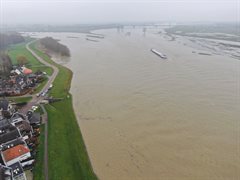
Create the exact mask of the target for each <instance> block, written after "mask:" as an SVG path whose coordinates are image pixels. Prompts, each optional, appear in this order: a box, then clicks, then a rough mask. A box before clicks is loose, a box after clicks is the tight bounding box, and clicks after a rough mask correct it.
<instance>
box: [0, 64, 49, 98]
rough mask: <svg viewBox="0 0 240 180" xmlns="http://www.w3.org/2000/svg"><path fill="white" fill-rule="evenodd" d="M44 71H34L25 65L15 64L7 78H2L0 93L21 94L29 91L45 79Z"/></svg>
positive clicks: (4, 94)
mask: <svg viewBox="0 0 240 180" xmlns="http://www.w3.org/2000/svg"><path fill="white" fill-rule="evenodd" d="M44 75H45V74H44V73H43V72H40V71H39V72H36V73H33V72H32V70H31V69H28V68H26V67H25V66H15V67H13V70H12V71H11V72H10V75H9V76H8V77H7V78H3V77H2V78H0V95H2V96H19V95H23V94H26V93H28V92H29V91H31V90H32V89H33V88H34V87H36V85H37V84H38V83H40V82H42V81H43V80H44Z"/></svg>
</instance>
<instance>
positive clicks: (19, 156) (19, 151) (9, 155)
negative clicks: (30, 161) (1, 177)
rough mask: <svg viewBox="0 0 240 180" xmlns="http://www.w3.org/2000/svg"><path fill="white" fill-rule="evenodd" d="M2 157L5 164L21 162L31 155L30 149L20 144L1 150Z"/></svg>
mask: <svg viewBox="0 0 240 180" xmlns="http://www.w3.org/2000/svg"><path fill="white" fill-rule="evenodd" d="M1 156H2V159H3V161H4V163H5V165H6V166H11V165H12V164H14V163H16V162H21V161H22V160H25V159H27V158H30V157H31V154H30V150H29V148H28V147H27V146H26V145H23V144H20V145H17V146H14V147H12V148H9V149H6V150H5V151H2V152H1Z"/></svg>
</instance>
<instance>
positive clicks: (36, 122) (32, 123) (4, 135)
mask: <svg viewBox="0 0 240 180" xmlns="http://www.w3.org/2000/svg"><path fill="white" fill-rule="evenodd" d="M40 124H41V116H40V113H35V112H33V111H28V113H27V114H26V115H24V114H21V113H19V112H17V111H16V110H15V108H14V107H13V106H12V105H11V104H10V103H9V102H8V100H7V99H2V100H0V179H1V180H26V175H25V172H24V171H26V170H31V169H32V168H33V165H34V162H35V156H36V153H37V150H36V147H37V145H38V136H39V134H40V132H39V126H40Z"/></svg>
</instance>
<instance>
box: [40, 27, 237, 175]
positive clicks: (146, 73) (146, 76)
mask: <svg viewBox="0 0 240 180" xmlns="http://www.w3.org/2000/svg"><path fill="white" fill-rule="evenodd" d="M95 32H96V33H100V34H104V35H105V38H103V39H101V38H90V37H89V39H94V40H97V41H98V42H94V41H89V40H86V35H85V34H73V33H38V36H39V37H40V36H47V35H48V36H52V37H55V38H57V39H59V40H61V43H63V44H65V45H67V46H68V47H69V49H70V51H71V58H70V60H64V59H61V58H60V60H59V58H58V60H57V61H58V62H61V63H63V64H64V65H66V66H67V67H69V68H70V69H71V70H72V71H73V72H74V76H73V81H72V87H71V93H72V94H73V97H74V109H75V112H76V115H77V117H78V122H79V125H80V129H81V131H82V134H83V137H84V140H85V144H86V147H87V150H88V153H89V156H90V159H91V162H92V165H93V168H94V171H95V172H96V174H97V176H98V177H99V178H100V179H101V180H115V179H116V180H135V179H136V180H138V179H139V180H158V179H159V180H195V179H196V180H220V179H222V180H237V179H240V136H239V135H240V122H239V120H240V118H239V117H240V94H239V93H240V92H239V91H240V61H239V60H237V59H233V58H230V57H229V56H227V55H225V56H224V55H216V54H212V55H201V54H198V53H203V50H202V49H201V48H198V47H197V45H194V44H191V42H190V41H189V40H188V39H187V38H184V37H177V38H176V39H175V40H174V39H173V40H171V38H168V37H167V36H166V35H163V34H157V32H159V30H157V29H152V30H148V31H147V33H146V34H145V35H144V34H143V33H142V30H141V29H124V31H123V32H118V31H117V30H116V29H110V30H98V31H95ZM126 32H131V34H130V33H126ZM151 48H155V49H157V50H159V51H161V52H163V53H164V54H166V55H167V57H168V59H167V60H163V59H161V58H160V57H158V56H156V55H155V54H153V53H152V52H151V51H150V49H151ZM206 52H207V51H206V50H205V51H204V53H206Z"/></svg>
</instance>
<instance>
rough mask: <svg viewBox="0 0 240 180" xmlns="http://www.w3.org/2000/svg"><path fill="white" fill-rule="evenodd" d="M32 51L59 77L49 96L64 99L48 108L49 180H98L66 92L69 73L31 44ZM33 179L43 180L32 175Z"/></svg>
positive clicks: (70, 72) (69, 81) (69, 79)
mask: <svg viewBox="0 0 240 180" xmlns="http://www.w3.org/2000/svg"><path fill="white" fill-rule="evenodd" d="M30 48H31V49H32V50H34V52H35V53H36V54H37V55H38V56H40V57H42V58H43V59H44V60H45V61H46V62H48V63H50V64H52V65H54V66H56V67H57V68H58V69H59V74H58V76H57V77H56V79H55V81H54V83H53V85H54V87H53V88H52V90H51V93H50V95H51V96H54V97H57V98H64V99H63V101H60V102H56V103H54V104H53V105H47V106H46V110H47V113H48V119H49V121H48V130H49V132H48V154H49V155H48V159H49V160H48V162H49V164H48V167H49V170H48V171H49V179H59V177H61V178H63V177H66V179H97V177H96V175H95V174H94V172H93V169H92V166H91V163H90V160H89V157H88V154H87V150H86V147H85V144H84V141H83V138H82V134H81V132H80V129H79V126H78V124H77V120H76V116H75V113H74V110H73V106H72V95H71V94H70V93H69V89H70V87H71V80H72V71H70V70H69V69H68V68H66V67H63V66H61V65H59V64H57V63H55V62H54V61H52V60H51V59H50V58H49V56H47V55H46V54H44V53H43V52H41V51H40V50H39V49H37V47H36V42H34V43H32V44H31V45H30ZM35 176H36V179H43V178H44V177H42V176H41V175H40V174H39V176H38V175H37V174H35Z"/></svg>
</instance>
